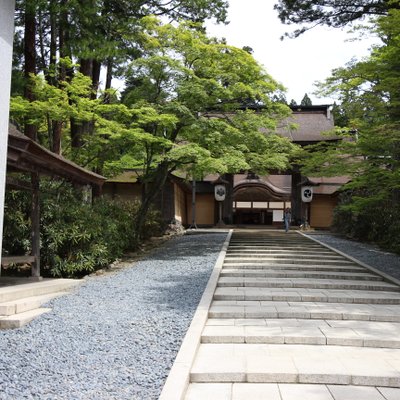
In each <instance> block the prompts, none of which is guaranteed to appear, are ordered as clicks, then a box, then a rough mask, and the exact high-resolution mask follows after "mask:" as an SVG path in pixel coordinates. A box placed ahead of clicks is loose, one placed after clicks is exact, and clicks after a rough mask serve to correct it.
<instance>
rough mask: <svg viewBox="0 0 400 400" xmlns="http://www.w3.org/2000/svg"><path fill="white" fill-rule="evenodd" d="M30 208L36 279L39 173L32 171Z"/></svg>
mask: <svg viewBox="0 0 400 400" xmlns="http://www.w3.org/2000/svg"><path fill="white" fill-rule="evenodd" d="M31 183H32V206H31V207H32V208H31V223H32V227H31V240H32V253H31V255H32V256H34V257H35V262H34V263H33V265H32V277H33V278H36V279H38V278H39V277H40V204H39V174H38V173H37V172H32V174H31Z"/></svg>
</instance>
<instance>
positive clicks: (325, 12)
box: [274, 0, 399, 37]
mask: <svg viewBox="0 0 400 400" xmlns="http://www.w3.org/2000/svg"><path fill="white" fill-rule="evenodd" d="M274 8H275V10H277V11H278V14H279V18H280V20H281V21H282V22H283V23H285V24H288V25H291V24H301V25H303V26H302V27H301V28H300V29H296V30H295V31H294V32H293V33H291V34H289V33H286V34H285V36H289V37H298V36H299V35H301V34H302V33H304V32H306V31H307V30H309V29H312V28H313V27H315V26H318V25H326V26H332V27H336V28H340V27H343V26H345V25H347V24H349V23H352V22H353V21H357V20H360V19H363V18H368V17H370V16H380V15H386V14H387V13H388V11H389V10H390V9H391V8H399V4H398V0H360V1H358V2H357V3H354V1H351V0H319V1H315V0H279V1H278V3H277V4H276V5H275V6H274Z"/></svg>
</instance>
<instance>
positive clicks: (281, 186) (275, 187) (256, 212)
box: [103, 105, 348, 229]
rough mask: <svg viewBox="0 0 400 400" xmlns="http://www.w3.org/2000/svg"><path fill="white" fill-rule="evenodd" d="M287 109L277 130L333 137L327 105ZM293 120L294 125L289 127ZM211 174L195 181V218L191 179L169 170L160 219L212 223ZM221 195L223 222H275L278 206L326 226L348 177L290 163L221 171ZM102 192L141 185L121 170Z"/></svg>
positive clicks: (130, 195)
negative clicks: (309, 173) (307, 199)
mask: <svg viewBox="0 0 400 400" xmlns="http://www.w3.org/2000/svg"><path fill="white" fill-rule="evenodd" d="M292 111H293V113H292V115H291V116H290V117H289V118H287V119H286V120H284V121H282V123H281V125H280V126H279V128H278V132H277V133H278V134H280V135H282V136H285V137H288V138H289V139H290V140H292V141H293V142H294V143H296V144H299V145H300V146H306V145H309V144H314V143H318V142H321V141H337V140H339V138H338V137H336V136H334V135H327V132H329V131H332V129H333V127H334V121H333V116H332V113H331V110H330V106H329V105H321V106H306V107H304V106H296V107H293V108H292ZM294 124H295V125H296V128H295V129H294V128H292V127H293V126H294ZM217 178H218V176H217V175H210V176H206V177H204V178H203V179H202V180H201V181H197V182H196V185H195V220H193V216H192V208H193V205H192V200H193V186H192V185H193V182H190V181H189V182H188V181H185V180H184V179H182V178H179V177H177V176H171V177H170V179H169V181H168V182H167V184H166V185H165V187H164V189H163V190H162V191H161V192H160V196H159V204H158V206H159V208H160V210H161V212H162V215H163V217H164V219H165V220H166V221H178V222H179V223H182V224H183V225H184V226H190V225H192V224H193V222H195V224H196V225H197V226H198V227H210V226H214V225H216V224H217V222H218V204H217V202H216V200H215V198H214V185H213V183H214V182H215V181H216V179H217ZM223 178H224V180H225V181H227V183H228V185H227V196H226V199H225V201H224V203H223V221H224V222H225V223H226V224H229V225H263V226H281V225H282V218H283V210H284V209H285V208H286V207H290V208H291V209H292V216H293V219H294V222H295V223H296V224H298V225H300V224H301V223H303V222H304V220H305V218H306V215H307V220H308V222H309V224H310V226H311V227H313V228H322V229H326V228H329V227H330V226H331V224H332V219H333V210H334V208H335V206H336V205H337V202H338V190H339V189H340V187H341V186H342V185H343V184H345V183H347V182H348V178H347V177H334V178H313V177H305V176H302V175H301V174H300V172H299V171H298V169H297V168H296V167H295V166H294V167H293V168H292V169H291V170H288V171H285V172H282V173H279V174H271V175H266V176H257V175H255V174H251V173H246V174H235V175H233V174H227V175H224V176H223ZM304 184H307V185H309V186H312V188H313V199H312V201H311V203H309V204H305V203H303V202H302V200H301V187H302V185H304ZM103 193H104V194H105V195H108V196H111V197H113V198H122V199H124V200H140V196H141V187H140V183H139V182H138V174H137V173H136V172H135V171H125V172H124V173H122V174H121V175H119V176H116V177H115V178H113V179H110V180H108V181H107V182H106V183H105V184H104V187H103Z"/></svg>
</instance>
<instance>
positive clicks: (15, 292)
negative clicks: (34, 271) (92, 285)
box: [0, 279, 83, 303]
mask: <svg viewBox="0 0 400 400" xmlns="http://www.w3.org/2000/svg"><path fill="white" fill-rule="evenodd" d="M82 282H83V281H82V280H78V279H49V280H43V281H40V282H32V283H25V284H21V285H16V286H6V287H3V288H0V303H5V302H8V301H13V300H18V299H23V298H26V297H32V296H41V295H45V294H49V293H54V292H63V291H67V290H69V289H72V288H73V287H75V286H77V285H79V284H81V283H82Z"/></svg>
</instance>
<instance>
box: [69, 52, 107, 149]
mask: <svg viewBox="0 0 400 400" xmlns="http://www.w3.org/2000/svg"><path fill="white" fill-rule="evenodd" d="M79 64H80V72H81V73H82V74H83V75H86V76H88V77H90V79H91V80H92V84H93V74H94V73H96V74H97V72H98V78H97V79H98V81H99V79H100V66H98V65H97V64H96V65H95V62H94V60H93V59H83V58H82V59H81V60H80V62H79ZM97 68H98V71H97ZM98 81H97V83H98ZM92 96H93V95H91V97H92ZM91 131H93V125H92V123H91V122H90V121H79V122H78V121H76V120H75V119H73V118H71V146H72V147H73V148H79V147H82V146H83V136H84V135H85V134H88V133H90V132H91Z"/></svg>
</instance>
